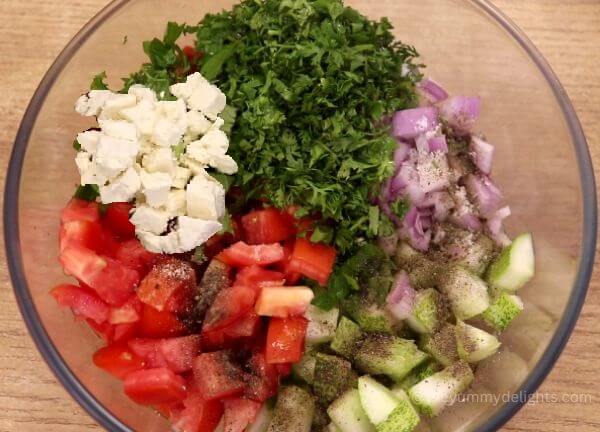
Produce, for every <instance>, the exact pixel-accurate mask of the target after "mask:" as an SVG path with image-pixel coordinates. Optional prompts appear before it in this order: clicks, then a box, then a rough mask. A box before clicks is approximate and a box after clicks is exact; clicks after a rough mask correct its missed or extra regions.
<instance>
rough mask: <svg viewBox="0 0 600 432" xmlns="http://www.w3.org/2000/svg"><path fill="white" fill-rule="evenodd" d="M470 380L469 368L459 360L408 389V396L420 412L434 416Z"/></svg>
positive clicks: (469, 382)
mask: <svg viewBox="0 0 600 432" xmlns="http://www.w3.org/2000/svg"><path fill="white" fill-rule="evenodd" d="M472 381H473V372H472V371H471V368H470V367H469V365H468V364H467V363H465V362H462V361H461V362H457V363H455V364H453V365H452V366H448V367H447V368H446V369H444V370H442V371H441V372H437V373H435V374H433V375H431V376H430V377H429V378H426V379H424V380H423V381H421V382H420V383H418V384H416V385H414V386H413V387H411V388H410V389H409V390H408V396H409V397H410V400H411V401H412V403H413V404H414V405H415V406H416V407H417V409H418V410H419V411H420V412H421V413H423V414H425V415H427V416H430V417H435V416H437V415H439V414H440V413H441V412H442V411H443V409H444V408H446V407H447V406H448V405H450V404H452V403H453V402H454V400H455V398H456V396H458V395H459V394H460V393H462V392H463V391H465V390H466V389H467V388H468V387H469V385H471V382H472Z"/></svg>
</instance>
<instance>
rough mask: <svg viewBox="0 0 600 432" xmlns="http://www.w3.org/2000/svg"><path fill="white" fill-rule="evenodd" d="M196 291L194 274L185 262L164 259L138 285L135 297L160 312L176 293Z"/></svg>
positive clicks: (192, 268) (189, 265) (190, 266)
mask: <svg viewBox="0 0 600 432" xmlns="http://www.w3.org/2000/svg"><path fill="white" fill-rule="evenodd" d="M195 289H196V272H195V271H194V267H193V266H192V265H191V264H190V263H189V262H186V261H183V260H179V259H177V258H166V259H164V260H161V261H159V262H158V263H157V264H156V265H155V266H154V267H153V268H152V270H150V273H148V274H147V275H146V277H145V278H144V280H142V283H141V284H140V286H139V288H138V290H137V295H138V297H139V298H140V300H141V301H143V302H144V303H146V304H147V305H150V306H152V307H154V308H155V309H157V310H159V311H162V310H164V309H165V306H166V304H167V302H168V301H169V298H170V297H171V296H172V295H173V294H174V293H175V292H177V291H182V292H183V293H184V294H185V293H191V292H193V291H194V290H195Z"/></svg>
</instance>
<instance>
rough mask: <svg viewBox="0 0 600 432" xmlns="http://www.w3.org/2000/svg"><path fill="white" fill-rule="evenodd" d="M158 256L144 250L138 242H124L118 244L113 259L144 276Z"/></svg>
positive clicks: (133, 240)
mask: <svg viewBox="0 0 600 432" xmlns="http://www.w3.org/2000/svg"><path fill="white" fill-rule="evenodd" d="M159 257H160V255H158V254H155V253H152V252H150V251H148V250H146V249H145V248H144V246H142V244H141V243H140V241H139V240H137V239H130V240H125V241H124V242H122V243H120V244H119V248H118V249H117V252H116V254H115V258H116V259H117V260H119V261H121V262H122V263H123V264H125V265H126V266H127V267H129V268H132V269H134V270H137V271H138V272H139V273H140V274H141V275H146V273H148V271H149V270H150V269H151V268H152V266H153V265H154V263H155V262H156V260H157V259H158V258H159Z"/></svg>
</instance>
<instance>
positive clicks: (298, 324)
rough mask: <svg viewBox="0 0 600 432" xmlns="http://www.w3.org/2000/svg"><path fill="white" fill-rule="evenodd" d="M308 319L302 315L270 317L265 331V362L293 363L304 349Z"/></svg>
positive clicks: (298, 358)
mask: <svg viewBox="0 0 600 432" xmlns="http://www.w3.org/2000/svg"><path fill="white" fill-rule="evenodd" d="M307 326H308V321H307V320H306V319H305V318H303V317H291V318H271V321H270V322H269V330H268V333H267V354H266V360H267V363H270V364H277V363H295V362H297V361H299V360H300V358H301V357H302V353H303V351H304V338H305V336H306V328H307Z"/></svg>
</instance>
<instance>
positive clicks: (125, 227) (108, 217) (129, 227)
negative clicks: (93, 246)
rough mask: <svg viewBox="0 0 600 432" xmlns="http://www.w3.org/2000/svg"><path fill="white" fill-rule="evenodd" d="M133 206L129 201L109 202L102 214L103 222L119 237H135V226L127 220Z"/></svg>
mask: <svg viewBox="0 0 600 432" xmlns="http://www.w3.org/2000/svg"><path fill="white" fill-rule="evenodd" d="M132 208H133V205H132V204H129V203H112V204H109V205H108V207H107V209H106V213H105V214H104V219H103V221H104V223H105V224H106V226H107V227H108V229H110V230H111V231H112V232H113V233H114V234H115V235H116V236H118V237H119V238H121V239H129V238H133V237H135V226H134V225H133V224H132V223H131V221H130V220H129V213H130V212H131V209H132Z"/></svg>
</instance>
